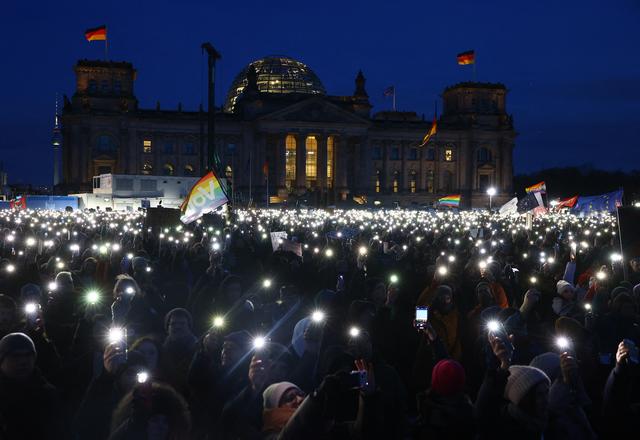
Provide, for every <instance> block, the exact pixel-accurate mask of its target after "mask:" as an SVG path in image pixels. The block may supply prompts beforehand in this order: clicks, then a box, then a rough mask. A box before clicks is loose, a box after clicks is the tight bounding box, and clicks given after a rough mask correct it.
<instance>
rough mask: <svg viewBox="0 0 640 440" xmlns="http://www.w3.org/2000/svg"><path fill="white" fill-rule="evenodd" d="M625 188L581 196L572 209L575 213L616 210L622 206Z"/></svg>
mask: <svg viewBox="0 0 640 440" xmlns="http://www.w3.org/2000/svg"><path fill="white" fill-rule="evenodd" d="M622 196H623V190H622V189H619V190H618V191H612V192H610V193H606V194H600V195H598V196H586V197H584V196H580V197H578V201H577V202H576V204H575V206H574V207H573V209H572V210H571V212H572V213H573V214H591V213H593V212H598V211H607V212H615V210H616V208H617V207H619V206H622Z"/></svg>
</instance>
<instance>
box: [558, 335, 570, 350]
mask: <svg viewBox="0 0 640 440" xmlns="http://www.w3.org/2000/svg"><path fill="white" fill-rule="evenodd" d="M556 345H557V346H558V348H560V349H561V350H566V349H567V348H569V339H567V338H565V337H564V336H560V337H559V338H558V339H556Z"/></svg>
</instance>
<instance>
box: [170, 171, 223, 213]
mask: <svg viewBox="0 0 640 440" xmlns="http://www.w3.org/2000/svg"><path fill="white" fill-rule="evenodd" d="M227 202H229V199H228V198H227V195H226V194H225V192H224V189H223V188H222V185H221V184H220V180H219V179H218V177H217V176H216V174H215V173H214V172H213V171H209V172H208V173H207V174H205V175H204V177H202V178H201V179H200V180H198V181H197V182H196V184H195V185H193V188H191V191H190V192H189V195H188V196H187V198H186V199H185V200H184V202H182V205H181V206H180V211H182V217H180V221H181V222H182V223H185V224H189V223H191V222H192V221H194V220H197V219H199V218H200V217H202V216H203V215H205V214H208V213H209V212H213V211H215V210H216V209H218V208H219V207H221V206H223V205H224V204H225V203H227Z"/></svg>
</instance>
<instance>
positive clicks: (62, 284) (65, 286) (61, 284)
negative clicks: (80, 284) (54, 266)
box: [56, 272, 74, 292]
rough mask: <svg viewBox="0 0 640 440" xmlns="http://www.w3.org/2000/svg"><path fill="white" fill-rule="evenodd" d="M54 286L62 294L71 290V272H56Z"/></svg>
mask: <svg viewBox="0 0 640 440" xmlns="http://www.w3.org/2000/svg"><path fill="white" fill-rule="evenodd" d="M56 285H57V286H58V289H59V290H60V291H62V292H68V291H71V290H73V288H74V286H73V277H72V275H71V272H58V275H56Z"/></svg>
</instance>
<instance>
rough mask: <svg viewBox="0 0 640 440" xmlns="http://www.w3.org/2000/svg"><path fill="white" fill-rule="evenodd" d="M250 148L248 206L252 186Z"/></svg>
mask: <svg viewBox="0 0 640 440" xmlns="http://www.w3.org/2000/svg"><path fill="white" fill-rule="evenodd" d="M251 171H252V169H251V150H249V207H250V206H251V201H252V200H251V186H252V179H251V174H252V173H251Z"/></svg>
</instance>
